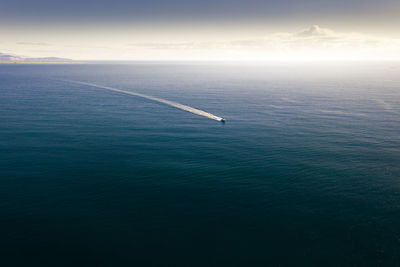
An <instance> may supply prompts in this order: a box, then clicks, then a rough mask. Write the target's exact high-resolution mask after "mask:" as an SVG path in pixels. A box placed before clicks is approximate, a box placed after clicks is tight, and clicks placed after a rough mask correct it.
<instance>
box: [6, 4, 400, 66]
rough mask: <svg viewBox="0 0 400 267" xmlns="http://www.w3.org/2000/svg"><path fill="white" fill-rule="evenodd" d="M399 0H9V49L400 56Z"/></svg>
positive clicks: (214, 56)
mask: <svg viewBox="0 0 400 267" xmlns="http://www.w3.org/2000/svg"><path fill="white" fill-rule="evenodd" d="M398 14H400V1H398V0H380V1H377V0H335V1H333V0H280V1H276V0H274V1H272V0H202V1H198V0H196V1H194V0H169V1H167V0H152V1H149V0H147V1H144V0H114V1H110V0H79V1H78V0H69V1H54V0H51V1H50V0H12V1H11V0H0V53H11V54H17V55H22V56H27V57H45V56H57V57H66V58H72V59H77V60H90V59H94V60H261V61H264V60H284V61H286V60H400V48H399V47H400V31H399V29H400V16H398Z"/></svg>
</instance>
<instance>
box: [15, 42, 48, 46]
mask: <svg viewBox="0 0 400 267" xmlns="http://www.w3.org/2000/svg"><path fill="white" fill-rule="evenodd" d="M17 45H36V46H50V45H51V44H48V43H36V42H18V43H17Z"/></svg>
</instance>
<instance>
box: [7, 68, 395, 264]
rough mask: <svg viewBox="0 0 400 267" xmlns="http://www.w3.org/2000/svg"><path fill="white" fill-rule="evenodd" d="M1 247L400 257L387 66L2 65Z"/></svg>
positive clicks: (34, 254) (62, 260) (354, 260)
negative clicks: (221, 119)
mask: <svg viewBox="0 0 400 267" xmlns="http://www.w3.org/2000/svg"><path fill="white" fill-rule="evenodd" d="M71 80H74V81H82V82H90V83H96V84H98V85H102V86H111V87H115V88H120V89H123V90H126V91H132V92H137V93H142V94H147V95H151V96H155V97H159V98H163V99H167V100H171V101H175V102H179V103H182V104H185V105H189V106H191V107H195V108H198V109H202V110H205V111H207V112H210V113H213V114H215V115H217V116H221V117H224V118H226V120H227V121H226V123H225V124H222V123H220V122H217V121H213V120H210V119H207V118H204V117H201V116H197V115H195V114H191V113H188V112H185V111H182V110H179V109H175V108H172V107H170V106H167V105H164V104H160V103H157V102H153V101H150V100H146V99H143V98H140V97H135V96H130V95H124V94H121V93H118V92H111V91H108V90H104V89H100V88H94V87H90V86H86V85H82V84H74V83H71V82H69V81H71ZM0 255H1V258H0V260H1V262H2V263H1V266H399V265H400V64H399V63H373V64H372V63H366V64H356V63H352V64H340V63H335V64H334V63H332V64H326V65H323V64H316V65H304V64H303V65H300V64H298V65H289V64H286V65H285V64H275V65H251V64H247V65H246V64H244V65H240V64H236V65H235V64H232V65H228V64H206V63H205V64H190V63H187V64H174V63H163V64H157V63H154V64H153V63H152V64H104V65H103V64H88V65H0Z"/></svg>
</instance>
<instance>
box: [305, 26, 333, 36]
mask: <svg viewBox="0 0 400 267" xmlns="http://www.w3.org/2000/svg"><path fill="white" fill-rule="evenodd" d="M334 34H335V32H334V31H332V30H330V29H327V28H321V27H320V26H318V25H313V26H311V27H310V28H308V29H305V30H303V31H301V32H299V33H297V35H298V36H303V37H313V36H329V35H334Z"/></svg>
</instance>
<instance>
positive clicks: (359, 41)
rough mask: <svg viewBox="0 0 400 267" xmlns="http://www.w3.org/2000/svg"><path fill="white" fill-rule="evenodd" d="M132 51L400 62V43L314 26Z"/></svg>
mask: <svg viewBox="0 0 400 267" xmlns="http://www.w3.org/2000/svg"><path fill="white" fill-rule="evenodd" d="M129 46H130V47H131V48H133V49H148V50H158V51H162V50H179V51H181V52H182V53H183V52H185V51H186V52H188V51H190V50H195V51H201V50H203V51H205V50H208V51H214V52H215V53H216V52H219V53H220V54H221V55H222V54H224V53H225V54H227V53H231V54H232V53H235V54H236V55H239V54H240V53H241V55H243V58H245V57H246V56H245V54H247V55H251V54H252V57H254V58H258V57H261V58H262V56H264V58H265V59H268V58H278V57H279V56H281V57H285V58H286V57H292V58H293V57H294V58H295V57H299V58H307V57H314V58H321V59H323V58H331V59H348V58H352V59H361V58H369V59H400V40H399V39H388V38H382V37H376V36H372V35H367V34H362V33H355V32H335V31H333V30H331V29H329V28H324V27H320V26H318V25H312V26H311V27H309V28H307V29H303V30H301V31H298V32H292V33H290V32H279V33H274V34H270V35H267V36H264V37H260V38H253V39H236V40H227V41H208V42H176V43H173V42H169V43H155V42H153V43H133V44H129Z"/></svg>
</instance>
